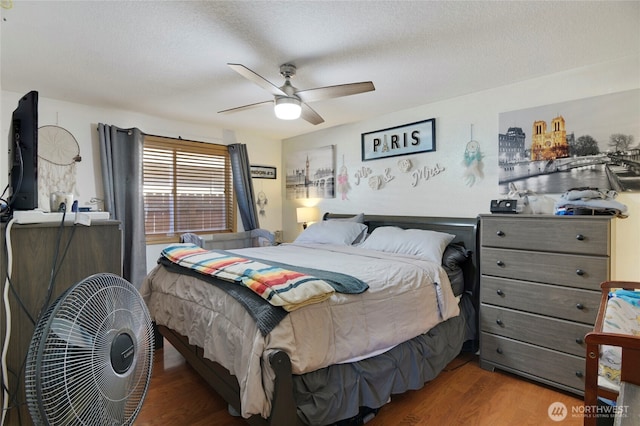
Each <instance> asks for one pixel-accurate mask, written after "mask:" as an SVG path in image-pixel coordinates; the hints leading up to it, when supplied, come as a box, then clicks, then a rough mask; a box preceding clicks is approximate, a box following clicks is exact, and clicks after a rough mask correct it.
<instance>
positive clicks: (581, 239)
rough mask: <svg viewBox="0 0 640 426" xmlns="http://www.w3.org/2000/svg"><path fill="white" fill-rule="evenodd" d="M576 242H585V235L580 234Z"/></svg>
mask: <svg viewBox="0 0 640 426" xmlns="http://www.w3.org/2000/svg"><path fill="white" fill-rule="evenodd" d="M576 240H578V241H584V235H582V234H578V235H576Z"/></svg>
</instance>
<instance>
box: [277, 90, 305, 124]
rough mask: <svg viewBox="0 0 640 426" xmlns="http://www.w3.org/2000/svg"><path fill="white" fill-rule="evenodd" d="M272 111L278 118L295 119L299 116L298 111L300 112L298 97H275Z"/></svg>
mask: <svg viewBox="0 0 640 426" xmlns="http://www.w3.org/2000/svg"><path fill="white" fill-rule="evenodd" d="M274 111H275V113H276V117H278V118H279V119H280V120H295V119H296V118H300V113H301V112H302V107H301V106H300V99H296V98H294V97H287V96H281V97H278V98H276V105H275V107H274Z"/></svg>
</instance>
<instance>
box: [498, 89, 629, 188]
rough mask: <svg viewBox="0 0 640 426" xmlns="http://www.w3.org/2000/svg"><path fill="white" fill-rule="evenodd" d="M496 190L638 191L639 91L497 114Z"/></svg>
mask: <svg viewBox="0 0 640 426" xmlns="http://www.w3.org/2000/svg"><path fill="white" fill-rule="evenodd" d="M499 126H500V134H499V137H498V144H499V145H498V163H499V167H500V170H499V184H500V193H501V194H506V193H508V192H509V184H510V183H513V184H515V186H516V187H517V188H518V190H520V191H525V190H527V191H531V192H534V193H537V194H545V193H546V194H560V193H564V192H565V191H567V190H569V189H572V188H580V187H590V188H598V189H601V190H610V189H613V190H615V191H618V192H623V191H640V89H635V90H629V91H625V92H619V93H613V94H609V95H603V96H596V97H593V98H586V99H580V100H576V101H570V102H563V103H559V104H553V105H545V106H540V107H536V108H528V109H524V110H519V111H511V112H505V113H501V114H500V117H499Z"/></svg>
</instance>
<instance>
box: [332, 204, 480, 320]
mask: <svg viewBox="0 0 640 426" xmlns="http://www.w3.org/2000/svg"><path fill="white" fill-rule="evenodd" d="M353 216H355V215H354V214H337V213H328V212H327V213H325V214H324V216H322V220H326V219H341V218H349V217H353ZM364 222H365V224H366V225H367V226H368V227H369V232H371V231H373V230H374V229H375V228H377V227H379V226H397V227H400V228H403V229H428V230H431V231H439V232H446V233H449V234H453V235H455V236H456V237H455V238H454V239H453V242H462V243H464V246H465V248H466V249H467V250H469V251H470V252H471V254H470V258H469V261H467V262H465V265H464V267H463V271H464V282H465V291H468V292H470V293H471V294H472V298H473V300H474V305H475V307H476V309H477V307H478V306H477V303H478V299H479V297H478V290H479V282H480V257H479V250H478V248H479V246H478V218H477V217H474V218H459V217H430V216H379V215H368V214H365V216H364Z"/></svg>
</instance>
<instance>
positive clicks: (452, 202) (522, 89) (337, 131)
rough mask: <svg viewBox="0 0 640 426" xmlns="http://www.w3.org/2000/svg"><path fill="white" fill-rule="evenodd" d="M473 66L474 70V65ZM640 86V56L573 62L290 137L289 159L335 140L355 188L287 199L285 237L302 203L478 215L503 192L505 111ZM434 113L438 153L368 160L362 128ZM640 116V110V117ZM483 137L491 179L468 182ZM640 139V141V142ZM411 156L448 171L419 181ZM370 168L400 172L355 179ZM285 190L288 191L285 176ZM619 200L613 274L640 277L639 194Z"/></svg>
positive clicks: (294, 230) (293, 231)
mask: <svg viewBox="0 0 640 426" xmlns="http://www.w3.org/2000/svg"><path fill="white" fill-rule="evenodd" d="M469 72H473V66H472V64H470V67H469ZM637 88H640V57H639V56H633V57H628V58H624V59H621V60H618V61H615V62H610V63H605V64H599V65H595V66H591V67H586V68H580V69H574V70H571V71H568V72H563V73H559V74H554V75H549V76H544V77H540V78H536V79H533V80H528V81H523V82H520V83H516V84H511V85H508V86H504V87H498V88H493V89H488V90H485V91H482V92H478V93H472V94H469V95H466V96H461V97H458V98H454V99H448V100H443V101H441V102H435V103H432V104H428V105H423V106H420V107H417V108H413V109H409V110H405V111H400V112H396V113H394V114H389V115H385V116H382V117H379V118H377V119H375V120H368V121H364V122H359V123H353V124H349V125H344V126H340V127H334V128H331V129H327V130H322V131H318V132H315V133H312V134H307V135H303V136H299V137H295V138H291V139H287V140H285V141H283V145H282V148H283V166H284V167H286V164H284V163H285V162H286V158H287V154H288V153H289V152H295V151H298V150H307V149H309V148H314V147H322V146H327V145H335V146H336V166H337V168H339V167H340V166H341V165H342V164H343V158H344V164H345V165H346V167H347V169H348V171H349V183H350V185H351V190H350V192H349V193H348V198H349V199H348V200H342V199H341V197H339V196H338V197H336V198H333V199H317V200H301V199H298V200H284V201H283V204H284V210H283V224H284V231H285V234H284V236H285V240H287V241H290V240H293V239H294V238H295V237H296V236H297V235H298V233H299V232H300V231H301V227H300V225H298V224H297V223H296V219H295V208H296V207H298V206H301V205H318V207H319V209H320V211H321V212H326V211H330V212H336V213H360V212H365V213H369V214H392V215H416V216H420V215H423V216H449V217H452V216H459V217H475V216H476V215H478V214H481V213H489V202H490V200H491V199H496V198H501V196H500V195H499V193H498V167H497V165H498V158H497V156H498V133H499V130H498V124H499V123H498V117H499V114H500V113H501V112H508V111H514V110H519V109H524V108H530V107H534V106H540V105H548V104H554V103H559V102H564V101H568V100H575V99H581V98H587V97H591V96H598V95H603V94H608V93H615V92H620V91H625V90H630V89H637ZM429 118H435V119H436V152H431V153H422V154H415V155H408V156H404V157H392V158H387V159H379V160H374V161H365V162H363V161H361V147H360V135H361V133H365V132H371V131H375V130H380V129H385V128H388V127H393V126H398V125H402V124H406V123H412V122H416V121H421V120H425V119H429ZM638 119H639V120H640V117H638ZM471 126H473V139H475V140H477V141H479V142H480V146H481V150H482V152H483V154H484V159H483V162H484V165H485V167H484V171H485V177H484V179H483V180H482V181H481V182H479V183H476V184H474V185H473V186H467V185H466V184H465V182H464V180H463V171H464V168H463V165H462V160H463V154H464V150H465V146H466V144H467V142H468V141H469V140H470V139H471ZM637 142H640V141H637ZM401 158H409V159H411V161H412V162H413V164H414V169H422V168H423V167H428V168H432V167H435V166H436V164H437V165H439V166H440V167H444V169H445V170H444V171H443V172H442V173H440V174H439V175H437V176H434V177H432V178H431V179H429V180H421V181H420V182H419V183H418V184H417V186H415V187H413V186H412V185H411V183H412V180H413V179H412V176H411V174H404V173H401V172H399V171H398V168H397V166H396V163H397V161H398V159H401ZM363 166H364V167H369V168H371V169H372V170H373V174H382V173H383V171H384V169H385V168H391V169H392V170H393V173H392V174H393V175H395V178H394V179H393V180H392V181H390V182H388V183H386V185H385V186H384V187H383V188H381V189H379V190H377V191H374V190H372V189H371V188H369V187H368V186H367V184H366V181H365V182H361V183H360V185H356V184H355V181H356V179H355V176H354V174H355V172H356V171H357V170H359V169H360V168H361V167H363ZM282 184H283V194H284V193H285V192H284V184H285V182H284V180H283V182H282ZM617 200H618V201H620V202H622V203H625V204H626V205H627V206H628V207H629V213H630V216H629V218H628V219H616V220H615V221H614V222H615V225H614V230H615V235H614V242H615V245H614V247H613V253H614V260H613V262H612V273H613V278H615V279H629V280H631V279H634V280H640V268H639V267H638V265H640V250H638V249H637V241H639V240H640V194H639V193H627V194H621V195H620V196H619V197H618V198H617Z"/></svg>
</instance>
